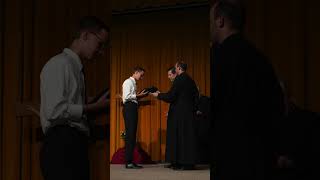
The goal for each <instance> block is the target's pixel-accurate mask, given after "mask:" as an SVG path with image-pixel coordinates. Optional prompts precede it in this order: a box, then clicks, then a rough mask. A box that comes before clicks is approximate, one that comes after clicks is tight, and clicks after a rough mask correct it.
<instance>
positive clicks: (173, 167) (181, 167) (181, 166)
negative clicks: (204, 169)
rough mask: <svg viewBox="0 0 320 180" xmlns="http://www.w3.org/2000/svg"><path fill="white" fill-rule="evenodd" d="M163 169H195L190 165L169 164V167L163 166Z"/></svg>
mask: <svg viewBox="0 0 320 180" xmlns="http://www.w3.org/2000/svg"><path fill="white" fill-rule="evenodd" d="M164 167H165V168H171V169H173V170H194V169H195V167H194V165H191V164H173V163H171V164H169V165H165V166H164Z"/></svg>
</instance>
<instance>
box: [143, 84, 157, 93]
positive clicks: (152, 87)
mask: <svg viewBox="0 0 320 180" xmlns="http://www.w3.org/2000/svg"><path fill="white" fill-rule="evenodd" d="M143 90H144V91H145V92H147V93H148V94H149V93H154V92H157V91H158V88H156V87H154V86H151V87H148V88H144V89H143ZM143 90H142V91H143Z"/></svg>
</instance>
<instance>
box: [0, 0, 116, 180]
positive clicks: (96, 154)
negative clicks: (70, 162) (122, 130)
mask: <svg viewBox="0 0 320 180" xmlns="http://www.w3.org/2000/svg"><path fill="white" fill-rule="evenodd" d="M2 5H4V6H2ZM84 15H97V16H98V17H100V18H101V19H102V20H104V21H105V22H106V23H107V24H108V25H110V22H111V6H110V1H108V0H107V1H102V0H94V1H89V0H81V1H75V0H73V1H63V0H57V1H40V0H26V1H25V0H13V1H11V0H10V1H9V0H4V1H0V27H1V29H0V70H1V71H0V75H1V76H0V93H1V94H3V95H1V97H0V120H1V121H0V122H1V126H0V143H1V146H0V147H1V148H0V172H1V173H0V180H2V179H3V180H6V179H12V180H18V179H19V180H20V179H32V180H42V175H41V172H40V166H39V149H40V147H41V142H40V141H38V140H37V133H36V130H37V129H38V128H39V127H40V122H39V118H37V117H29V116H28V117H24V118H17V117H16V106H15V105H16V103H17V102H34V103H39V102H40V87H39V77H40V71H41V69H42V67H43V65H44V64H45V63H46V62H47V61H48V60H49V58H51V57H52V56H54V55H56V54H57V53H60V52H61V51H62V50H63V48H64V47H67V46H68V45H69V44H70V42H71V35H72V30H73V26H74V24H75V22H77V21H78V20H79V19H80V17H82V16H84ZM108 51H109V50H106V54H105V55H104V56H103V57H101V58H99V59H97V60H96V61H93V62H91V63H88V64H86V65H88V66H87V67H86V68H87V71H88V72H90V73H91V74H90V73H89V77H88V79H90V82H88V83H87V89H88V91H89V95H95V94H96V93H97V92H99V91H101V90H102V89H104V88H108V87H109V86H110V85H109V81H110V80H109V79H110V75H109V67H110V66H109V64H110V63H109V61H110V58H109V55H110V53H109V52H108ZM87 74H88V73H87ZM2 105H3V106H2ZM108 118H109V116H106V115H104V116H103V117H100V118H99V119H98V120H97V122H98V124H101V125H106V124H107V122H108ZM108 143H109V142H108V140H105V141H98V142H97V143H96V144H93V145H92V146H91V147H90V158H91V169H92V179H95V180H99V179H101V180H102V179H108V178H109V159H108V158H109V156H108V154H109V147H108Z"/></svg>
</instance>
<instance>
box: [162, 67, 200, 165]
mask: <svg viewBox="0 0 320 180" xmlns="http://www.w3.org/2000/svg"><path fill="white" fill-rule="evenodd" d="M197 97H198V90H197V87H196V84H195V82H194V81H193V80H192V79H191V78H190V76H189V75H187V74H186V73H182V74H180V75H179V76H177V77H176V78H175V80H174V82H173V84H172V87H171V89H170V90H169V92H167V93H160V94H159V96H158V99H160V100H163V101H165V102H168V103H170V109H169V112H168V123H167V124H168V128H167V143H166V144H167V147H166V161H167V162H172V163H180V164H195V163H196V162H197V142H196V129H195V111H196V103H197V102H196V101H197Z"/></svg>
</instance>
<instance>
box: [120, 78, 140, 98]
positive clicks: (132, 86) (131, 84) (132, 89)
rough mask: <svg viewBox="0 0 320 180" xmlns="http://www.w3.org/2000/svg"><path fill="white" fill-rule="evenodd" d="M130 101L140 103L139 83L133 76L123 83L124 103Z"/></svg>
mask: <svg viewBox="0 0 320 180" xmlns="http://www.w3.org/2000/svg"><path fill="white" fill-rule="evenodd" d="M128 101H131V102H134V103H137V104H138V100H137V83H136V80H135V79H134V78H133V77H130V78H128V79H126V80H125V81H124V82H123V84H122V102H123V104H124V103H126V102H128Z"/></svg>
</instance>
